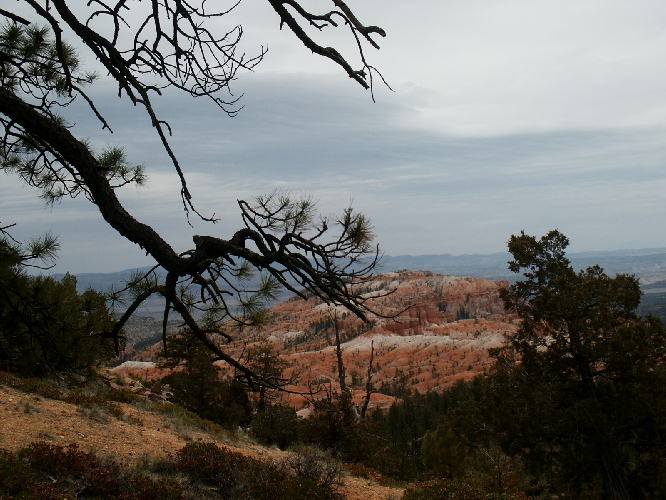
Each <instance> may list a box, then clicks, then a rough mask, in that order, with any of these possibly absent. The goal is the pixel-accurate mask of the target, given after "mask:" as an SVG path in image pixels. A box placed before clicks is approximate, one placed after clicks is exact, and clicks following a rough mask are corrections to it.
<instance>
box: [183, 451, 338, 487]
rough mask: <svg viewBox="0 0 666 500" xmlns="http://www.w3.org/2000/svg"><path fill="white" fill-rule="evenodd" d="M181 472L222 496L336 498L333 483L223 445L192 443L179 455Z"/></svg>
mask: <svg viewBox="0 0 666 500" xmlns="http://www.w3.org/2000/svg"><path fill="white" fill-rule="evenodd" d="M175 466H176V469H177V471H178V472H181V473H184V474H187V475H188V476H189V477H191V478H193V479H196V480H198V481H200V482H203V483H204V484H205V485H207V486H208V487H209V488H213V491H214V492H215V494H216V495H217V496H218V497H220V498H228V499H234V500H236V499H239V500H241V499H247V500H250V499H252V500H319V499H321V500H324V499H331V498H334V496H335V494H334V490H333V489H332V486H331V485H325V484H318V483H317V481H315V480H313V479H311V478H309V477H303V476H300V477H299V476H297V475H293V474H290V473H288V472H287V471H286V470H285V469H284V468H283V467H279V466H277V465H275V464H272V463H268V462H262V461H260V460H257V459H254V458H252V457H247V456H244V455H242V454H240V453H237V452H234V451H231V450H228V449H226V448H220V447H218V446H217V445H215V444H214V443H204V442H196V443H189V444H187V445H186V446H185V447H184V448H182V449H181V450H180V451H179V452H178V453H177V455H176V459H175Z"/></svg>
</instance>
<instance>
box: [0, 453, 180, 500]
mask: <svg viewBox="0 0 666 500" xmlns="http://www.w3.org/2000/svg"><path fill="white" fill-rule="evenodd" d="M185 489H186V487H185V486H184V485H183V484H181V483H180V482H178V481H176V480H175V479H171V478H163V477H162V478H158V479H152V478H150V477H148V476H146V475H145V474H141V473H138V472H136V471H134V470H131V469H126V468H124V467H122V466H121V465H119V464H117V463H115V462H112V461H103V460H100V459H99V458H97V457H96V456H95V455H94V454H92V453H87V452H84V451H81V450H79V449H78V448H77V446H76V445H73V444H72V445H69V446H66V447H64V446H58V445H53V444H48V443H33V444H31V445H30V446H28V447H27V448H24V449H23V450H21V451H19V452H18V453H16V454H14V453H10V452H7V451H4V450H0V498H34V499H40V500H41V499H54V500H55V499H62V498H75V497H76V498H103V499H114V500H135V499H136V500H138V499H141V500H148V499H159V500H175V499H179V498H182V496H183V492H184V491H185Z"/></svg>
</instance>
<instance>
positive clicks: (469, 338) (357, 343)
mask: <svg viewBox="0 0 666 500" xmlns="http://www.w3.org/2000/svg"><path fill="white" fill-rule="evenodd" d="M507 285H508V283H507V282H506V281H494V280H487V279H480V278H465V277H456V276H443V275H440V274H435V273H431V272H428V271H404V272H400V273H387V274H383V275H379V276H376V277H374V278H373V279H372V280H371V281H369V282H368V283H366V284H365V285H364V292H365V293H366V294H367V295H368V296H372V295H377V296H378V298H376V299H375V300H373V301H372V308H373V310H375V311H376V312H378V313H379V314H380V315H382V316H394V317H393V318H390V319H387V318H383V317H381V316H372V315H371V317H370V320H371V322H370V323H368V324H366V323H363V322H362V321H361V320H360V319H358V318H357V317H356V316H353V315H352V314H351V313H349V311H347V310H346V309H344V308H342V307H335V306H328V305H326V304H323V303H321V302H320V301H319V300H317V299H314V298H312V299H308V300H302V299H299V298H292V299H290V300H288V301H286V302H283V303H281V304H278V305H276V306H275V307H274V308H272V309H271V312H270V320H269V321H268V322H267V325H268V326H266V327H263V328H261V329H251V330H247V331H245V332H243V334H242V338H239V339H238V340H237V341H235V342H234V343H232V344H230V345H228V346H226V349H227V350H228V351H229V352H230V353H232V354H234V355H236V356H238V355H240V354H241V353H242V352H243V349H244V348H246V347H247V345H248V344H252V343H254V342H257V341H265V340H268V341H269V342H271V343H272V344H273V345H274V346H275V348H276V350H277V351H278V352H280V353H281V354H282V356H283V358H284V359H285V360H286V361H287V362H288V363H289V365H290V367H289V368H288V369H287V370H286V372H285V376H286V377H287V378H289V377H292V378H293V381H294V385H292V386H290V388H291V389H294V390H300V391H305V390H306V389H307V387H308V384H317V383H319V384H326V385H327V386H328V385H329V384H330V386H331V387H333V389H334V390H335V389H336V388H337V385H338V383H337V371H336V356H335V347H334V345H333V344H334V338H335V333H334V328H333V321H334V318H336V317H337V322H338V328H339V331H340V334H341V336H342V339H343V343H342V350H343V359H344V362H345V366H346V372H347V384H348V385H349V386H350V388H351V389H352V392H353V395H354V399H355V401H356V402H357V403H360V402H361V401H362V399H363V397H364V395H365V382H366V380H365V379H366V374H367V367H368V362H369V358H370V353H371V349H372V346H373V344H374V351H375V356H374V367H373V375H372V381H373V386H374V388H375V390H376V391H378V394H375V395H373V397H372V399H371V404H370V406H371V407H377V406H378V407H387V406H390V404H391V403H392V401H393V400H394V397H396V396H398V397H399V396H400V395H402V394H403V393H404V391H418V392H424V391H427V390H441V389H444V388H446V387H449V386H450V385H452V384H453V383H455V382H456V381H457V380H460V379H470V378H472V377H474V376H476V375H478V374H479V373H481V372H482V371H483V370H484V369H486V368H487V367H488V366H490V364H491V363H492V360H490V359H489V356H488V349H489V348H491V347H498V346H500V345H501V344H502V343H503V341H504V338H505V334H507V333H510V332H513V331H515V328H516V321H517V320H516V318H515V317H514V316H512V315H510V314H507V313H506V312H505V311H504V306H503V304H502V301H501V299H500V298H499V290H500V289H502V288H503V287H506V286H507ZM387 292H391V293H390V294H388V295H386V293H387ZM143 359H150V356H146V355H145V354H144V357H143ZM222 367H223V368H224V369H225V370H226V371H227V373H229V374H231V372H230V371H229V368H228V367H226V366H222ZM283 398H284V399H285V400H286V401H287V402H289V403H290V404H293V405H294V406H295V407H297V408H302V407H304V406H305V405H306V404H307V399H306V398H304V397H300V396H294V395H283Z"/></svg>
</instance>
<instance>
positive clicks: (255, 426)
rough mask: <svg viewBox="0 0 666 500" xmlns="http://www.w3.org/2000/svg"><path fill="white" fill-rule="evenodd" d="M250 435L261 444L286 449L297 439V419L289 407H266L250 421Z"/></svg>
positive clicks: (294, 412) (294, 411)
mask: <svg viewBox="0 0 666 500" xmlns="http://www.w3.org/2000/svg"><path fill="white" fill-rule="evenodd" d="M250 429H251V431H252V435H253V436H254V437H255V438H256V439H257V441H259V442H260V443H261V444H264V445H267V446H270V445H273V444H275V445H277V446H279V447H280V448H282V449H285V448H287V447H288V446H290V445H291V444H292V443H294V442H295V441H296V439H297V438H298V417H297V416H296V410H294V409H293V408H292V407H291V406H283V405H273V406H267V407H266V408H265V409H264V410H263V411H260V412H258V413H257V414H256V415H255V417H254V418H253V419H252V424H251V426H250Z"/></svg>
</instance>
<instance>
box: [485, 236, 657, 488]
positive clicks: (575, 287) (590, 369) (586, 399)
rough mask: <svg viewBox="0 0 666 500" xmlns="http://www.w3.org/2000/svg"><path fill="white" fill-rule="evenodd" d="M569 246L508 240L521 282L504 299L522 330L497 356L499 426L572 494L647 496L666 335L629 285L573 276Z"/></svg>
mask: <svg viewBox="0 0 666 500" xmlns="http://www.w3.org/2000/svg"><path fill="white" fill-rule="evenodd" d="M567 245H568V239H567V238H566V237H565V236H564V235H562V234H561V233H559V232H558V231H551V232H549V233H548V234H547V235H545V236H543V237H542V238H540V239H537V238H535V237H533V236H528V235H525V234H524V233H521V234H520V235H518V236H512V237H511V239H510V241H509V251H510V252H511V254H512V255H513V260H512V261H511V262H510V263H509V267H510V269H511V270H512V271H514V272H520V271H522V272H523V274H524V278H525V279H524V280H523V281H519V282H517V283H515V284H513V285H511V286H510V287H509V288H508V289H506V290H505V291H504V292H503V294H502V297H503V299H504V301H505V303H506V306H507V308H509V309H511V310H513V311H516V312H517V313H518V314H519V315H520V317H521V320H522V322H521V326H520V328H519V329H518V331H517V332H516V333H515V334H514V335H513V336H512V337H511V338H510V339H509V345H508V346H507V347H506V348H504V349H502V350H500V351H499V352H498V353H497V355H498V365H497V369H496V374H495V379H494V381H493V383H495V384H496V385H497V386H498V387H499V388H500V391H498V392H501V394H502V396H504V397H505V398H506V399H505V400H504V401H503V406H499V407H497V406H495V407H494V408H495V410H496V411H495V422H496V425H498V422H500V421H501V422H502V424H500V425H499V427H503V428H504V429H509V431H508V432H506V436H505V440H504V442H505V444H506V445H509V446H510V447H511V448H513V450H514V451H515V450H518V449H529V450H530V453H532V459H533V460H532V461H533V462H534V461H535V459H536V458H537V457H541V458H545V459H549V460H551V461H552V462H551V464H550V466H551V470H557V469H559V471H560V474H559V481H560V484H568V485H569V488H570V489H571V491H570V493H571V494H572V495H574V496H589V497H592V496H595V495H598V496H601V495H602V493H601V492H600V491H599V490H598V489H597V487H596V486H595V484H597V481H598V482H599V483H601V484H602V485H603V497H604V498H609V499H629V498H641V497H642V496H644V495H652V494H654V491H653V490H652V488H654V483H655V482H654V480H651V481H648V482H645V477H644V471H646V470H655V468H658V467H659V465H658V462H659V460H660V458H659V457H658V455H661V453H660V452H658V451H657V450H659V447H660V446H661V445H662V444H663V442H662V438H661V436H662V435H663V430H664V429H663V427H664V424H663V419H662V418H661V417H663V411H664V404H665V403H666V397H665V393H664V385H663V380H664V369H663V361H664V354H665V353H666V333H665V331H664V328H663V326H662V325H661V323H660V322H659V321H658V320H656V319H654V318H647V319H643V318H640V317H639V316H638V315H637V314H636V308H637V307H638V304H639V301H640V294H641V292H640V288H639V284H638V280H637V279H636V278H635V277H633V276H629V275H624V274H620V275H617V276H615V277H609V276H607V275H606V274H605V273H604V272H603V270H602V269H601V268H600V267H598V266H593V267H590V268H587V269H585V270H582V271H580V272H576V271H574V270H573V268H572V267H571V263H570V261H569V260H568V259H567V258H566V256H565V249H566V247H567ZM511 440H514V443H513V444H511V443H510V441H511ZM639 477H640V478H641V481H639V480H638V479H639ZM595 478H599V479H595ZM585 492H586V493H585Z"/></svg>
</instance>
